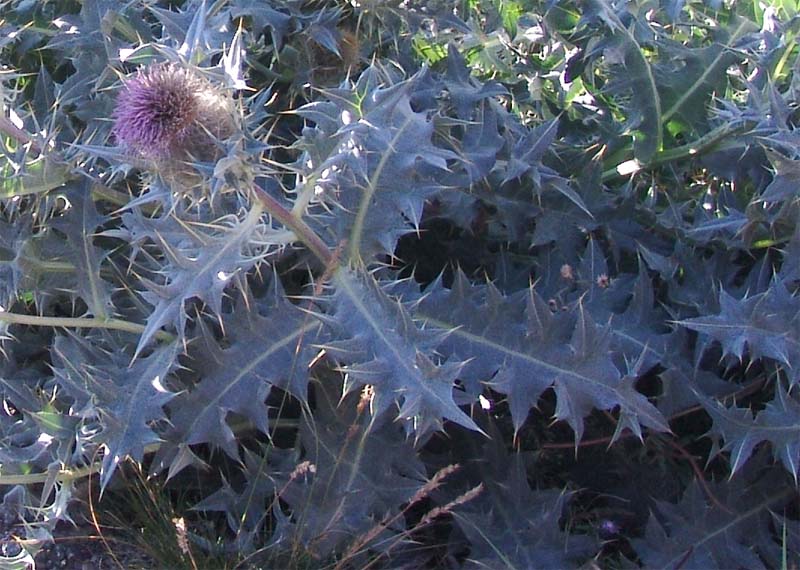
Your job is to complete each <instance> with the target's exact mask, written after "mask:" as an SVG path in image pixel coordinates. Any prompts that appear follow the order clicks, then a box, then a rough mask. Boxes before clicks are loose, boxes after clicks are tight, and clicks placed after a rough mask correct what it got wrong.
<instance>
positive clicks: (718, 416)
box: [698, 387, 800, 484]
mask: <svg viewBox="0 0 800 570" xmlns="http://www.w3.org/2000/svg"><path fill="white" fill-rule="evenodd" d="M776 391H777V395H776V396H775V398H774V399H773V400H772V401H771V402H769V403H768V404H767V405H766V407H765V408H764V409H763V410H761V411H760V412H757V413H754V412H753V411H752V410H749V409H746V408H739V407H737V406H731V407H727V408H726V407H725V406H723V405H722V404H719V403H717V402H716V401H714V400H709V399H708V398H705V397H701V396H699V395H698V398H699V399H700V402H701V403H702V404H703V408H704V409H705V410H706V412H708V415H710V416H711V419H712V420H713V422H714V423H713V425H712V427H711V429H710V430H709V431H708V433H707V434H706V435H707V436H709V437H711V438H712V439H713V440H714V450H713V452H712V455H714V454H716V453H720V452H723V451H730V456H731V459H730V461H731V477H732V476H733V475H735V474H736V472H737V471H739V470H740V469H741V468H742V466H743V465H744V464H745V462H747V460H748V459H749V458H750V456H751V455H752V454H753V451H754V450H755V448H756V446H758V445H759V444H761V443H763V442H769V443H770V445H771V446H772V455H773V457H774V458H775V459H776V460H778V459H780V461H781V463H783V466H784V467H785V468H786V470H787V471H788V472H789V473H791V474H792V477H794V480H795V484H797V476H798V466H799V465H800V402H798V401H797V398H796V396H792V395H790V394H787V393H786V392H785V391H784V389H783V388H781V387H777V388H776ZM720 440H724V442H725V444H724V445H722V446H721V447H720Z"/></svg>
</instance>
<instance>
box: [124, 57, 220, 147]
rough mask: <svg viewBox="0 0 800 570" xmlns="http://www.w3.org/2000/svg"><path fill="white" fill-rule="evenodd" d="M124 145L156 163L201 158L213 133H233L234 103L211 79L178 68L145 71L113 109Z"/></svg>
mask: <svg viewBox="0 0 800 570" xmlns="http://www.w3.org/2000/svg"><path fill="white" fill-rule="evenodd" d="M113 118H114V129H113V133H114V135H115V136H116V138H117V141H118V142H119V143H120V145H121V146H123V147H125V148H127V149H129V150H131V151H133V152H135V153H137V154H139V155H141V156H143V157H146V158H153V159H159V158H161V159H164V158H176V157H179V156H181V155H184V154H196V153H197V151H198V150H202V148H203V146H204V145H205V146H206V147H207V146H208V143H210V142H211V141H210V140H209V135H210V136H212V137H220V136H225V135H228V134H230V132H231V130H232V126H233V121H232V116H231V111H230V105H229V101H228V100H227V98H226V97H225V94H224V93H223V92H222V90H220V89H219V88H217V87H216V86H214V85H213V84H212V83H211V82H210V81H208V80H207V79H205V78H203V77H201V76H200V75H198V74H197V73H195V72H194V71H192V70H190V69H187V68H185V67H182V66H180V65H177V64H173V63H169V64H155V65H151V66H149V67H146V68H143V69H140V70H139V71H138V72H137V73H136V75H134V76H133V77H132V78H130V79H128V80H127V81H126V82H125V86H124V88H123V89H122V91H121V92H120V94H119V96H118V97H117V102H116V107H115V109H114V114H113Z"/></svg>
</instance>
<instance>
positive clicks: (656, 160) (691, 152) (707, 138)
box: [602, 123, 748, 182]
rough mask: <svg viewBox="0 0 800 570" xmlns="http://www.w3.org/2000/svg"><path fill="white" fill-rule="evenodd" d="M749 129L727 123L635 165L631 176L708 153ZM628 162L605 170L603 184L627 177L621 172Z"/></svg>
mask: <svg viewBox="0 0 800 570" xmlns="http://www.w3.org/2000/svg"><path fill="white" fill-rule="evenodd" d="M747 128H748V127H746V126H741V125H739V126H732V125H730V124H727V123H726V124H724V125H720V126H719V127H717V128H715V129H713V130H711V131H709V132H708V133H706V134H705V135H703V136H702V137H700V138H699V139H697V140H695V141H693V142H691V143H688V144H685V145H682V146H678V147H675V148H670V149H667V150H662V151H660V152H657V153H656V154H655V156H654V157H653V159H652V160H650V161H649V162H647V163H646V164H637V165H633V166H634V168H633V170H632V172H630V174H633V173H635V172H639V171H641V170H651V169H653V168H655V167H657V166H661V165H662V164H665V163H667V162H672V161H674V160H681V159H684V158H691V157H695V156H697V155H698V154H700V153H702V152H705V151H708V150H709V149H711V148H712V147H714V146H716V145H717V144H719V143H720V142H722V140H723V139H725V138H727V137H729V136H731V135H733V134H736V133H739V132H742V131H745V130H746V129H747ZM627 162H631V161H627ZM627 162H623V163H621V164H618V165H617V166H615V167H613V168H609V169H608V170H605V171H604V172H603V178H602V180H603V182H607V181H608V180H611V179H613V178H617V177H622V176H626V174H627V173H625V172H624V170H623V171H622V172H620V170H621V167H622V166H623V165H625V164H627Z"/></svg>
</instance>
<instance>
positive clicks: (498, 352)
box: [413, 272, 669, 441]
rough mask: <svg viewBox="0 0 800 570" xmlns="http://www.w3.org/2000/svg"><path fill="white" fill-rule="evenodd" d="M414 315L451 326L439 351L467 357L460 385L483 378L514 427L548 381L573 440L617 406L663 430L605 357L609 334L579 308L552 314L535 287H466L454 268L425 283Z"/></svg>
mask: <svg viewBox="0 0 800 570" xmlns="http://www.w3.org/2000/svg"><path fill="white" fill-rule="evenodd" d="M413 315H414V318H415V319H419V320H421V321H423V322H425V323H427V324H428V325H430V326H434V327H437V328H439V329H441V330H446V331H450V334H449V335H448V336H447V337H446V338H445V339H444V341H443V342H442V344H441V346H440V348H439V352H441V353H442V354H444V355H445V356H447V357H448V358H455V359H458V360H466V361H467V363H466V364H465V365H464V371H463V372H462V374H461V377H462V378H463V379H464V380H465V381H466V382H468V383H470V382H472V383H474V382H476V381H481V382H485V383H487V384H488V385H489V386H491V387H492V388H493V389H495V390H497V391H498V392H500V393H502V394H506V395H507V396H508V405H509V407H510V408H511V415H512V418H513V421H514V427H515V429H516V430H519V429H520V428H521V427H522V425H523V423H524V422H525V420H526V418H527V416H528V412H529V410H530V409H531V408H532V407H534V406H536V404H537V402H538V400H539V398H540V396H541V395H542V393H543V392H544V391H545V390H546V389H548V388H550V387H551V386H553V387H554V389H555V391H556V394H557V396H558V404H557V408H556V414H555V415H556V418H557V419H560V420H565V421H567V422H568V423H569V425H570V426H571V427H572V428H573V430H575V436H576V441H579V440H580V439H581V437H582V436H583V425H584V424H583V418H584V417H585V416H587V415H588V414H589V413H590V412H591V411H592V410H593V409H601V410H610V409H612V408H614V407H616V406H621V408H622V409H624V410H625V413H626V415H630V414H634V415H636V416H637V417H638V418H639V421H640V422H641V423H642V424H643V425H645V426H647V427H650V428H653V429H656V430H658V431H668V430H669V428H668V427H667V425H666V421H665V420H664V419H663V417H662V416H661V414H660V413H659V412H658V411H657V410H656V409H655V407H654V406H653V405H652V404H650V403H649V402H648V401H647V399H646V398H645V397H643V396H642V395H641V394H639V393H638V392H636V391H635V390H632V389H631V385H630V384H629V383H627V382H623V381H622V378H621V375H620V373H619V371H618V369H617V368H616V367H615V366H614V363H613V361H612V359H611V356H610V355H609V351H610V338H609V333H608V331H607V330H603V329H599V328H598V327H597V326H596V325H595V324H594V322H593V321H592V320H591V318H590V317H589V315H588V314H587V312H586V311H585V310H584V308H583V307H582V306H579V307H578V310H577V315H572V314H571V313H564V312H556V313H554V312H553V311H552V310H551V309H550V308H549V307H548V305H547V303H545V302H544V301H543V300H542V299H541V297H539V295H538V294H537V293H536V292H535V291H534V289H533V288H531V289H530V290H529V291H521V292H519V293H516V294H514V295H512V296H509V297H504V296H502V295H501V294H500V293H499V292H498V291H497V290H496V289H495V288H494V287H493V286H492V285H491V284H489V285H486V286H471V285H470V284H469V282H468V280H467V278H466V276H465V275H464V274H463V273H461V272H459V273H458V274H457V276H456V279H455V282H454V284H453V288H452V289H450V290H448V289H445V288H444V287H442V285H441V283H439V282H437V283H434V284H433V285H431V286H430V287H429V289H428V291H426V294H425V295H424V296H423V297H422V299H421V300H420V301H419V302H418V303H416V306H415V308H414V311H413ZM455 315H458V316H459V318H454V317H455ZM468 386H469V384H468Z"/></svg>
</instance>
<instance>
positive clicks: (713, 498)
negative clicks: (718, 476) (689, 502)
mask: <svg viewBox="0 0 800 570" xmlns="http://www.w3.org/2000/svg"><path fill="white" fill-rule="evenodd" d="M667 445H669V446H670V447H671V448H672V449H674V450H675V451H677V452H678V455H680V456H681V457H683V458H684V459H686V460H687V461H688V462H689V465H691V467H692V471H694V476H695V479H696V480H697V482H698V483H700V486H701V487H702V488H703V491H704V492H705V494H706V496H707V497H708V499H709V500H710V501H711V502H712V503H714V505H716V506H717V508H719V509H721V510H722V511H723V512H726V513H728V514H729V515H732V514H733V511H731V510H730V509H729V508H728V507H726V506H725V505H723V504H722V503H721V502H720V501H719V499H717V497H716V496H715V495H714V493H712V492H711V489H710V488H709V487H708V483H707V482H706V478H705V477H704V476H703V470H702V469H700V467H698V465H697V460H696V459H695V458H694V457H693V456H692V454H691V453H689V452H688V451H686V449H685V448H684V447H683V446H682V445H680V444H678V443H676V442H674V441H671V440H669V439H668V440H667Z"/></svg>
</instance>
